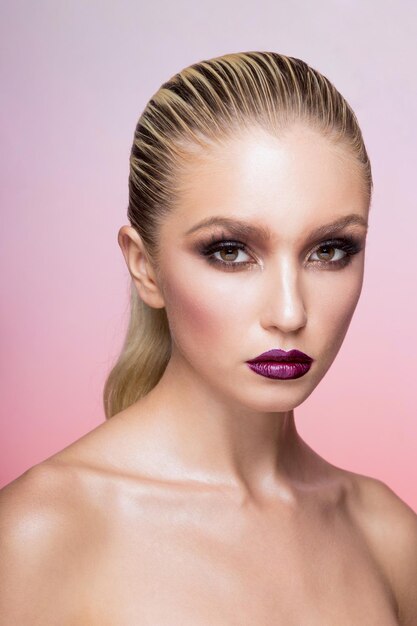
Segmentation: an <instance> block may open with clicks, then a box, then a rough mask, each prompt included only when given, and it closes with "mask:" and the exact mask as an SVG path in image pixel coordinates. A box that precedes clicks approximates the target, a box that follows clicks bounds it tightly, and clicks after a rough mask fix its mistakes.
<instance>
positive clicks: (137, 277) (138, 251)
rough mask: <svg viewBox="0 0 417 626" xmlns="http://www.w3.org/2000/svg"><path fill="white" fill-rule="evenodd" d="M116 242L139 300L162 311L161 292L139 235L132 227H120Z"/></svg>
mask: <svg viewBox="0 0 417 626" xmlns="http://www.w3.org/2000/svg"><path fill="white" fill-rule="evenodd" d="M117 241H118V243H119V246H120V248H121V250H122V252H123V256H124V258H125V261H126V265H127V267H128V270H129V273H130V275H131V277H132V279H133V281H134V283H135V286H136V289H137V292H138V294H139V296H140V298H141V300H143V301H144V302H146V304H148V305H149V306H150V307H152V308H155V309H162V308H163V307H164V306H165V302H164V299H163V296H162V292H161V290H160V288H159V286H158V283H157V277H156V273H155V271H154V269H153V267H152V264H151V261H150V259H149V256H148V254H147V252H146V248H145V246H144V244H143V241H142V239H141V237H140V235H139V233H138V232H137V231H136V229H135V228H133V226H122V227H121V228H120V230H119V233H118V235H117Z"/></svg>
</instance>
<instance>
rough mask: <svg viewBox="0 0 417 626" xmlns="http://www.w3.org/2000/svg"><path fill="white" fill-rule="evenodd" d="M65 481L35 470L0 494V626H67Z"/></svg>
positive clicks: (68, 571) (43, 468)
mask: <svg viewBox="0 0 417 626" xmlns="http://www.w3.org/2000/svg"><path fill="white" fill-rule="evenodd" d="M67 482H68V481H67V480H65V479H63V476H62V475H61V474H60V473H59V472H55V471H53V470H52V469H51V468H49V467H48V465H38V466H35V467H33V468H31V469H30V470H29V471H28V472H26V473H25V474H23V475H22V476H21V477H19V478H18V479H16V480H15V481H13V483H10V484H9V485H7V486H6V487H5V488H4V489H2V490H1V491H0V625H1V626H11V625H12V624H16V625H17V624H22V625H23V624H24V625H25V626H38V625H39V626H41V625H42V626H63V625H67V624H70V623H71V621H70V616H71V614H72V611H73V609H72V608H71V595H72V594H71V584H70V579H71V574H72V570H73V569H74V559H73V558H72V556H71V549H69V546H70V545H71V544H70V532H69V531H70V526H71V516H70V511H69V509H68V506H67V504H66V498H65V492H66V491H68V487H69V485H68V484H67ZM74 623H75V622H74Z"/></svg>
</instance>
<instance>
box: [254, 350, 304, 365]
mask: <svg viewBox="0 0 417 626" xmlns="http://www.w3.org/2000/svg"><path fill="white" fill-rule="evenodd" d="M313 360H314V359H312V358H311V356H308V354H305V353H304V352H301V351H300V350H289V352H286V351H285V350H268V351H267V352H262V354H260V355H259V356H256V357H255V358H254V359H250V360H249V361H246V362H247V363H258V362H261V363H262V362H265V361H276V362H278V363H312V362H313Z"/></svg>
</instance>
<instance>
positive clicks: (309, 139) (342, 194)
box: [173, 125, 368, 236]
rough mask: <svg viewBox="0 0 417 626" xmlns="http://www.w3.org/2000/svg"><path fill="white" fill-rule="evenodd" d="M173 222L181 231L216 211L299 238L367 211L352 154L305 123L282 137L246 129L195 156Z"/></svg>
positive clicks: (183, 176) (186, 171)
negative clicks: (316, 228)
mask: <svg viewBox="0 0 417 626" xmlns="http://www.w3.org/2000/svg"><path fill="white" fill-rule="evenodd" d="M179 183H180V189H181V194H180V201H179V204H178V210H176V211H175V216H173V219H174V221H173V225H174V227H178V228H179V229H180V230H181V231H182V232H185V230H189V229H190V228H192V226H193V225H194V224H196V223H197V222H200V221H202V220H205V219H207V218H210V217H211V216H214V215H216V216H217V215H222V216H225V217H230V218H234V219H242V220H247V221H252V222H253V223H256V224H258V225H262V226H265V227H266V228H268V229H269V230H270V231H271V232H272V233H274V232H277V233H278V232H280V233H283V232H284V233H285V235H288V236H292V235H294V236H296V235H298V234H299V232H300V229H303V228H306V229H308V228H310V227H311V228H313V227H315V226H318V225H320V223H322V222H330V221H334V220H336V219H337V218H339V217H341V216H344V215H346V214H349V213H356V214H360V215H362V216H363V217H364V218H366V216H367V212H368V202H367V196H366V193H365V190H364V186H363V185H364V182H363V175H362V172H361V170H360V165H359V164H358V163H357V161H356V160H355V158H354V156H353V155H352V154H351V153H350V152H349V150H348V149H347V148H346V147H344V146H343V145H335V144H334V143H332V142H331V141H330V140H329V139H327V138H326V137H324V136H323V135H321V134H320V133H319V132H317V131H315V130H314V129H312V128H309V127H306V126H305V125H298V126H294V127H293V128H291V129H290V130H289V131H288V132H287V133H286V134H285V135H284V136H283V137H282V138H278V137H275V136H273V135H271V134H269V133H266V132H264V131H262V130H258V129H257V130H253V131H247V132H246V133H244V134H242V135H239V136H236V137H235V138H233V139H230V140H228V141H227V142H225V143H224V144H223V145H222V147H215V148H211V149H210V150H209V151H207V153H204V154H201V155H199V156H196V158H195V159H194V160H193V161H190V162H189V163H187V165H186V166H185V168H184V170H183V171H182V173H181V175H180V179H179Z"/></svg>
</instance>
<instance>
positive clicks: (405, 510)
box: [359, 477, 417, 626]
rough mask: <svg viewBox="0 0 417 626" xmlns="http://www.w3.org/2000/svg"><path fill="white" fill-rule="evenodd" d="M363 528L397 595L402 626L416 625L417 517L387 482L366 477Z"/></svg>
mask: <svg viewBox="0 0 417 626" xmlns="http://www.w3.org/2000/svg"><path fill="white" fill-rule="evenodd" d="M359 501H360V507H359V510H361V511H362V512H363V513H362V514H361V526H362V528H363V530H364V532H365V534H366V536H367V538H368V541H369V545H370V546H371V548H372V550H373V552H374V554H375V555H376V557H377V560H378V561H379V563H380V565H381V569H382V570H383V571H384V573H385V575H386V578H387V580H388V581H389V583H390V586H391V588H392V590H393V592H394V595H395V598H396V601H397V605H398V619H399V623H400V624H401V626H417V515H416V513H415V512H414V511H413V510H412V509H411V508H410V507H409V506H408V505H407V504H406V503H405V502H404V501H403V500H402V499H401V498H399V496H397V495H396V493H395V492H394V491H393V490H392V489H391V488H390V487H389V486H388V485H386V484H385V483H384V482H382V481H380V480H376V479H373V478H368V477H367V478H364V480H363V481H362V485H361V489H360V496H359Z"/></svg>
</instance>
